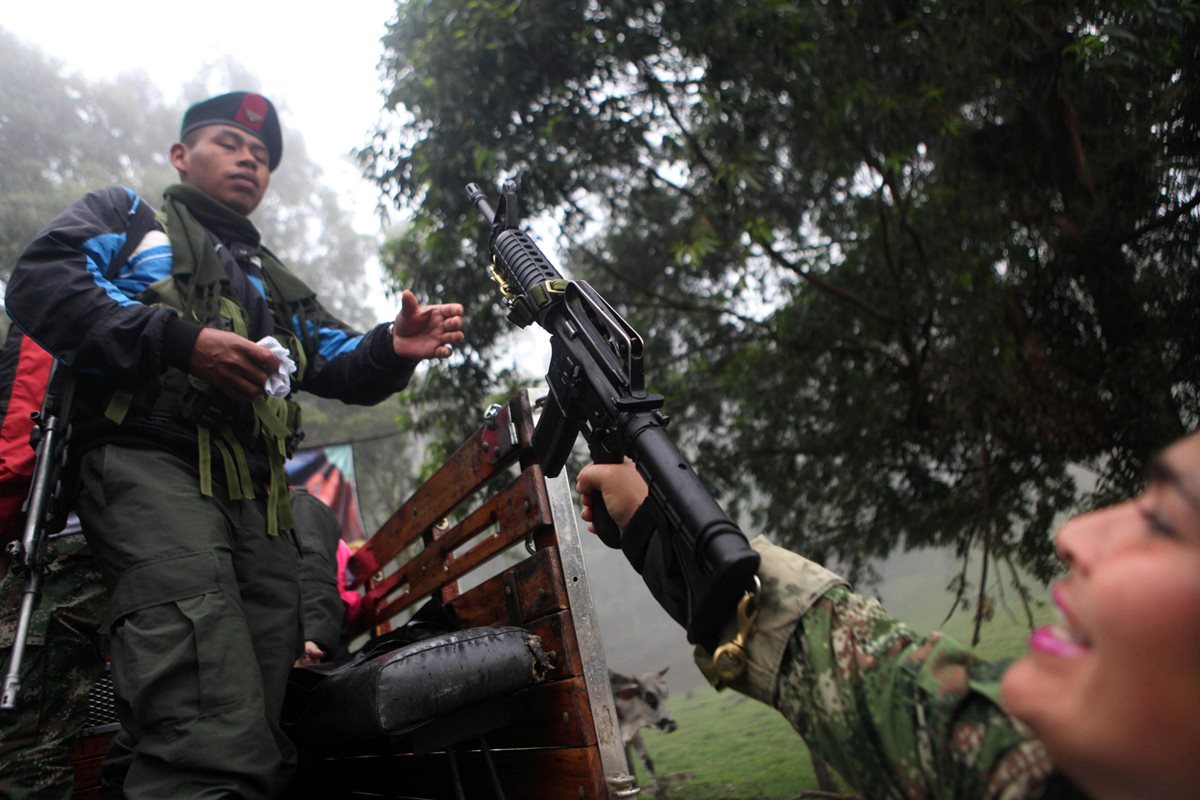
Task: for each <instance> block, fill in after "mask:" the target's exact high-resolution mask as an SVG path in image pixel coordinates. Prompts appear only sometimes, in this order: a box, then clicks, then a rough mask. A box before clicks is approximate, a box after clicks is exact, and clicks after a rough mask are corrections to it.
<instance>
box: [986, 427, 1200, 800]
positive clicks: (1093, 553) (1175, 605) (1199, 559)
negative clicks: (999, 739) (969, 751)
mask: <svg viewBox="0 0 1200 800" xmlns="http://www.w3.org/2000/svg"><path fill="white" fill-rule="evenodd" d="M1057 548H1058V552H1059V554H1060V556H1061V557H1062V559H1063V561H1064V562H1065V563H1066V565H1067V567H1068V568H1069V573H1068V574H1067V576H1066V577H1065V578H1064V579H1063V580H1061V581H1059V582H1058V583H1056V584H1055V585H1054V587H1053V595H1054V601H1055V604H1056V605H1057V606H1058V608H1059V610H1060V611H1061V613H1062V621H1061V622H1060V623H1059V624H1058V625H1053V626H1047V627H1045V628H1042V629H1039V630H1038V631H1036V632H1035V633H1034V634H1033V636H1032V637H1031V638H1030V653H1029V655H1028V656H1026V657H1025V658H1023V659H1021V660H1020V661H1018V662H1017V663H1015V664H1014V665H1013V666H1012V668H1011V669H1009V671H1008V672H1007V673H1006V674H1005V676H1004V682H1003V685H1002V698H1003V701H1004V704H1005V706H1006V707H1007V708H1008V710H1009V711H1010V712H1011V713H1012V714H1013V716H1015V717H1017V718H1018V719H1020V720H1021V721H1022V722H1024V723H1026V724H1027V725H1028V726H1029V727H1030V728H1031V729H1032V730H1033V732H1034V734H1035V735H1036V736H1037V737H1038V738H1039V739H1040V740H1041V741H1042V742H1043V743H1044V744H1045V745H1046V747H1047V749H1048V750H1049V752H1050V754H1051V756H1052V757H1053V758H1054V760H1055V762H1056V763H1057V764H1058V765H1059V766H1060V767H1061V768H1062V770H1063V771H1064V772H1065V773H1067V774H1068V775H1070V776H1071V778H1072V779H1074V780H1075V781H1076V782H1078V783H1079V784H1081V785H1082V786H1083V787H1084V788H1085V789H1087V790H1089V792H1090V793H1091V794H1093V795H1094V796H1097V797H1120V796H1138V797H1171V796H1181V797H1182V796H1185V794H1184V793H1185V792H1186V796H1188V797H1194V796H1195V793H1196V791H1197V787H1200V435H1192V436H1189V437H1187V438H1185V439H1182V440H1180V441H1179V442H1177V443H1175V444H1174V445H1172V446H1171V447H1169V448H1167V449H1166V450H1165V451H1164V452H1163V453H1162V454H1161V455H1160V456H1159V458H1158V460H1157V461H1156V462H1155V466H1154V467H1153V468H1152V470H1151V473H1150V479H1149V483H1148V485H1147V488H1146V490H1145V492H1143V493H1142V494H1141V495H1140V496H1139V497H1137V498H1135V499H1133V500H1130V501H1128V502H1126V503H1122V504H1121V505H1117V506H1112V507H1110V508H1106V509H1102V510H1100V511H1096V512H1093V513H1090V514H1086V515H1084V516H1081V517H1077V518H1075V519H1073V520H1071V521H1070V522H1068V523H1067V524H1066V525H1065V526H1063V528H1062V530H1061V531H1060V532H1059V535H1058V542H1057Z"/></svg>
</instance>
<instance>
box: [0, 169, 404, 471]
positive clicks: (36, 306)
mask: <svg viewBox="0 0 1200 800" xmlns="http://www.w3.org/2000/svg"><path fill="white" fill-rule="evenodd" d="M154 213H155V212H154V210H153V209H152V208H151V207H150V206H149V205H148V204H147V203H146V202H145V201H144V200H143V199H142V198H141V197H139V196H138V195H136V194H135V193H133V192H132V191H130V190H128V189H124V188H121V187H110V188H107V189H102V190H99V191H95V192H91V193H89V194H87V195H85V196H84V197H83V198H81V199H80V200H79V201H77V202H76V203H75V204H74V205H72V206H71V207H69V208H67V209H66V210H65V211H63V212H62V213H61V214H60V215H59V216H58V217H57V218H56V219H55V220H54V221H53V222H51V223H50V224H49V225H48V226H47V227H46V228H45V230H43V231H42V232H41V233H39V234H38V235H37V237H36V238H35V239H34V240H33V242H32V243H31V244H30V245H29V247H28V248H27V249H26V250H25V252H24V253H23V254H22V256H21V258H20V259H19V260H18V262H17V265H16V267H15V268H14V270H13V274H12V277H11V279H10V281H9V284H8V289H7V294H6V296H5V307H6V310H7V311H8V314H9V316H10V317H11V318H12V320H13V322H14V324H15V325H16V326H17V327H18V328H19V329H20V330H21V331H23V332H24V333H25V334H26V335H28V336H30V337H31V338H32V339H33V340H34V341H36V342H37V343H38V344H40V345H41V346H42V347H44V348H45V349H46V350H48V351H49V352H50V353H51V354H52V355H53V356H54V357H55V358H56V359H58V360H59V361H60V362H62V363H64V364H66V365H67V366H69V367H72V368H74V369H75V371H76V374H77V375H79V376H80V377H81V388H80V391H81V393H83V394H84V395H85V396H86V395H88V394H90V395H92V396H93V399H94V402H93V404H92V406H93V408H98V407H100V406H102V405H103V403H105V402H107V397H108V396H109V395H111V393H112V389H113V387H114V385H116V384H118V383H120V384H128V383H130V382H131V381H132V382H134V383H136V382H137V381H140V380H146V381H149V380H152V379H154V378H155V377H157V376H159V375H161V374H162V373H163V372H165V371H166V370H167V369H168V368H170V367H175V368H178V369H180V370H182V371H184V372H186V371H187V369H188V366H189V363H190V360H191V353H192V347H193V345H194V343H195V340H196V337H197V335H198V334H199V331H200V328H199V327H198V326H197V325H196V324H195V323H193V322H190V321H187V320H184V319H182V318H181V317H180V316H179V314H178V312H177V311H176V310H174V309H171V308H168V307H163V306H151V305H146V304H144V303H142V302H139V301H138V300H137V299H135V298H137V297H138V296H140V295H141V294H142V292H143V291H145V290H146V289H147V287H149V286H151V285H152V284H155V283H157V282H159V281H162V280H164V279H166V278H169V277H171V274H172V256H171V245H170V242H169V241H168V238H167V235H166V233H165V231H164V229H163V226H162V225H161V224H160V223H159V222H158V221H157V220H154V219H153V215H154ZM139 215H141V216H139ZM145 215H150V217H149V218H147V217H146V216H145ZM135 223H138V224H135ZM147 229H149V232H148V233H146V234H145V235H144V236H143V237H142V239H141V242H139V243H138V244H137V246H136V247H135V248H134V249H133V250H132V254H131V255H130V256H129V258H128V260H126V261H125V262H124V263H122V264H116V265H114V264H113V263H112V262H113V260H114V258H115V257H116V256H117V255H118V254H119V253H120V252H121V251H122V248H123V247H124V245H125V242H126V238H127V237H128V235H129V232H130V231H131V230H133V231H141V230H147ZM235 244H236V243H232V242H226V243H225V245H226V246H232V245H235ZM241 284H242V285H243V286H259V287H260V284H259V283H257V282H253V281H241ZM258 290H259V291H261V288H259V289H258ZM252 291H253V290H252ZM290 316H291V319H289V320H286V321H282V320H276V322H278V323H280V324H282V325H283V327H285V328H289V329H291V330H293V331H294V332H295V334H296V336H297V338H298V339H299V341H300V342H301V343H303V346H304V348H305V355H306V357H307V361H308V367H307V369H306V370H305V372H304V376H303V379H302V381H301V382H300V384H299V385H298V386H295V387H293V388H296V389H303V390H305V391H308V392H311V393H313V394H316V395H319V396H322V397H330V398H336V399H339V400H342V401H344V402H347V403H355V404H362V405H370V404H374V403H378V402H380V401H382V400H384V399H386V398H387V397H389V396H391V395H392V394H393V393H395V392H397V391H399V390H401V389H403V388H404V387H405V386H406V385H407V384H408V381H409V379H410V378H411V376H412V373H413V370H414V369H415V367H416V362H415V361H412V360H410V359H403V358H400V357H398V356H396V355H395V353H394V352H393V350H392V346H391V335H390V333H389V332H388V325H387V324H386V323H383V324H380V325H377V326H375V327H374V328H372V329H371V330H370V331H369V332H367V333H366V334H362V333H359V332H357V331H354V330H353V329H351V328H350V327H349V326H347V325H345V324H344V323H342V322H341V321H339V320H337V319H336V318H335V317H333V316H332V315H331V314H329V313H328V312H327V311H325V309H324V308H322V307H321V306H320V304H319V303H317V302H316V301H315V300H309V301H308V302H307V303H306V307H305V308H304V313H303V314H300V315H298V314H296V313H292V314H290ZM300 320H303V321H304V323H303V324H305V325H306V326H307V328H308V330H307V331H302V330H300V325H301V322H300ZM306 333H307V335H305V334H306ZM195 441H196V439H195V429H194V426H192V425H188V424H186V423H185V422H184V421H183V420H168V419H163V418H161V417H153V418H142V417H136V416H134V417H131V418H128V419H126V420H125V421H124V422H123V423H122V424H121V425H114V424H113V423H111V422H109V421H108V420H106V419H104V418H103V417H102V415H100V414H98V413H93V414H92V415H91V417H90V418H89V417H87V416H85V417H84V418H83V419H79V420H77V423H76V427H75V435H74V437H73V446H74V449H75V452H76V453H78V452H80V451H81V450H83V449H87V448H88V447H92V446H95V445H97V444H103V443H107V442H115V443H122V444H126V445H130V446H140V447H155V448H161V449H168V450H172V451H176V452H179V453H180V454H181V455H184V454H186V455H187V457H188V458H189V459H190V460H193V461H194V460H195V446H196V445H195Z"/></svg>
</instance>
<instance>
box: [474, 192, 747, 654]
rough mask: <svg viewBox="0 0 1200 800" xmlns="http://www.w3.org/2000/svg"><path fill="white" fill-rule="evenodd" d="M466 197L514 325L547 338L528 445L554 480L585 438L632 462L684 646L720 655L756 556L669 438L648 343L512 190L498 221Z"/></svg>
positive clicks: (599, 505) (596, 501) (482, 201)
mask: <svg viewBox="0 0 1200 800" xmlns="http://www.w3.org/2000/svg"><path fill="white" fill-rule="evenodd" d="M467 196H468V197H469V198H470V200H471V202H472V203H473V204H474V205H475V206H476V208H478V209H479V212H480V214H482V216H483V218H484V220H485V221H486V222H488V223H489V224H491V226H492V233H491V240H490V248H491V255H492V265H491V267H490V272H491V276H492V279H493V280H494V281H495V282H496V283H497V284H498V285H499V287H500V291H501V293H502V294H503V296H504V301H505V304H506V305H507V307H508V318H509V320H511V321H512V322H513V323H515V324H516V325H519V326H520V327H522V328H524V327H526V326H528V325H529V324H530V323H532V322H537V323H538V325H540V326H541V327H542V328H544V329H545V330H546V331H548V332H549V333H550V348H551V357H550V367H549V371H548V372H547V374H546V384H547V386H548V387H549V394H548V396H547V399H546V403H545V406H544V408H543V409H542V415H541V418H540V419H539V421H538V424H537V427H536V428H535V430H534V436H533V446H534V449H535V451H536V452H537V455H538V461H539V463H540V464H541V468H542V471H543V472H544V473H545V474H546V475H547V476H548V477H555V476H557V475H558V473H559V472H560V471H561V470H562V468H563V466H564V465H565V464H566V461H567V458H568V457H569V455H570V453H571V450H572V448H573V447H574V445H575V440H576V438H577V437H578V436H579V435H580V434H582V435H583V437H584V439H586V440H587V443H588V448H589V450H590V452H591V456H592V460H593V461H595V462H597V463H608V464H616V463H620V462H621V461H622V460H623V459H624V457H625V456H629V458H631V459H632V460H633V461H634V463H635V464H636V465H637V469H638V471H639V472H640V473H641V475H642V477H643V478H645V480H646V483H647V484H648V485H649V487H650V498H651V500H652V502H653V503H654V505H655V506H656V507H657V509H658V511H659V512H660V516H661V517H662V518H663V519H664V520H665V521H666V523H667V525H668V527H669V530H668V531H666V532H665V533H667V534H668V535H669V537H670V541H671V544H672V546H673V548H674V551H675V554H676V557H677V559H678V562H679V564H680V567H681V569H682V571H683V577H684V581H685V583H686V585H687V595H688V608H687V612H686V616H687V619H686V621H684V625H685V627H686V628H687V631H688V640H689V641H691V642H693V643H698V644H701V645H703V646H704V647H706V648H707V649H708V650H709V651H710V652H711V651H713V650H715V649H717V648H716V645H717V643H718V641H719V637H720V634H721V629H722V627H723V626H724V624H725V623H726V621H728V620H729V619H730V617H731V615H732V614H733V611H734V609H735V608H739V611H744V609H745V606H744V605H742V606H740V607H739V599H744V598H745V597H749V598H750V599H751V600H753V597H754V595H755V594H756V590H755V589H754V588H753V587H754V586H755V584H756V581H757V579H756V578H755V571H756V570H757V568H758V560H759V558H758V554H757V553H755V552H754V551H753V550H752V549H751V548H750V545H749V543H748V542H747V541H746V536H745V534H743V533H742V532H741V530H740V529H738V527H737V526H736V525H735V524H734V523H733V522H731V521H730V519H729V518H728V517H727V516H726V515H725V512H724V511H722V510H721V507H720V506H719V505H717V502H716V500H714V499H713V496H712V494H711V493H710V492H709V491H708V489H707V488H705V486H704V484H702V483H701V482H700V479H699V478H697V477H696V474H695V473H694V472H693V471H692V469H691V467H690V466H689V464H688V463H687V460H686V459H685V458H684V457H683V456H682V455H681V454H680V452H679V450H678V449H677V448H676V447H675V444H674V443H673V442H672V441H671V438H670V436H668V435H667V433H666V430H665V429H666V426H667V418H666V417H665V416H663V414H662V412H661V411H660V409H661V407H662V405H663V398H662V396H661V395H657V394H650V393H648V392H647V391H646V390H645V388H644V385H643V365H642V351H643V342H642V338H641V337H640V336H639V335H638V333H637V331H635V330H634V329H633V328H632V327H631V326H630V325H629V323H627V322H626V321H625V320H624V319H622V318H621V315H620V314H618V313H617V312H616V311H615V310H614V309H613V307H612V306H610V305H609V304H608V303H607V302H605V300H604V298H603V297H601V296H600V295H599V294H598V293H597V292H596V291H595V290H594V289H593V288H592V287H591V286H589V285H588V284H587V283H585V282H584V281H577V280H572V281H568V280H566V279H564V278H563V276H562V275H561V274H559V272H558V270H556V269H555V268H554V266H553V265H552V264H551V263H550V261H549V260H548V259H547V258H546V256H545V255H543V254H542V251H541V250H539V249H538V247H537V245H536V244H534V243H533V241H532V240H531V239H530V238H529V237H528V236H527V235H526V234H525V233H524V232H522V231H521V230H520V229H519V228H518V224H519V222H520V216H519V213H518V208H517V197H516V192H515V189H514V188H513V187H512V185H511V184H506V185H505V187H504V189H503V192H502V194H501V197H500V201H499V206H498V208H497V210H496V211H494V212H493V210H492V208H491V206H490V205H489V204H488V201H487V198H486V196H485V195H484V193H483V191H482V190H481V189H480V188H479V187H478V186H477V185H475V184H468V185H467ZM601 501H602V498H600V497H598V496H597V497H593V498H592V501H591V504H590V505H591V507H592V514H593V521H592V522H593V525H594V527H595V529H596V532H597V534H599V535H600V538H601V540H602V541H603V542H604V543H605V544H607V545H608V546H609V547H619V546H620V545H619V531H618V530H617V528H616V526H615V524H614V523H613V521H612V518H611V517H609V516H608V514H607V511H606V510H605V509H604V505H603V502H601ZM742 632H746V631H745V626H744V627H743V631H742ZM746 635H748V633H747V634H746Z"/></svg>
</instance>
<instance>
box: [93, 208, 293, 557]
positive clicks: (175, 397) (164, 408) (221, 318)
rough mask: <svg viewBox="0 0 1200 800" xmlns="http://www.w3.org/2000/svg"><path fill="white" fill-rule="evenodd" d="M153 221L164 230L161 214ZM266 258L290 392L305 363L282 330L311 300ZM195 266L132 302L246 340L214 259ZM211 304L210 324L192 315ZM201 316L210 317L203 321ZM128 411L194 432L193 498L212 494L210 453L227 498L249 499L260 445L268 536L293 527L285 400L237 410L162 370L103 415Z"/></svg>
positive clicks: (117, 417) (189, 379) (116, 398)
mask: <svg viewBox="0 0 1200 800" xmlns="http://www.w3.org/2000/svg"><path fill="white" fill-rule="evenodd" d="M159 221H160V222H162V223H163V224H164V227H165V226H166V219H165V218H164V216H163V214H162V213H161V212H160V213H159ZM175 243H176V239H175V237H172V245H173V247H174V246H175ZM206 244H208V243H207V242H206ZM208 246H209V247H211V244H208ZM267 256H268V257H266V258H263V259H262V271H263V283H264V286H265V287H266V291H267V296H268V305H269V307H270V310H271V312H272V313H271V318H272V319H273V320H274V332H273V335H274V336H275V338H276V339H277V340H278V341H279V342H280V343H281V344H282V345H283V346H284V347H286V348H287V350H288V352H289V353H290V355H291V358H292V360H293V361H294V362H295V363H296V372H295V373H294V375H293V376H292V382H293V384H292V385H293V386H294V385H297V384H298V383H299V382H300V381H301V380H303V378H304V373H305V370H306V368H307V366H308V358H307V354H306V351H305V348H304V346H303V343H302V342H301V341H300V339H299V337H297V336H296V334H295V333H294V332H293V331H292V329H291V328H289V327H287V324H288V322H289V321H290V320H291V318H292V317H293V316H294V315H295V316H298V317H299V318H300V319H301V324H302V325H303V324H304V322H303V319H304V316H305V315H304V310H305V306H306V305H307V304H308V303H309V302H311V301H312V300H313V298H314V297H315V294H314V293H313V291H312V290H311V289H309V288H308V287H307V286H305V285H304V283H303V282H302V281H300V280H299V279H298V278H296V277H295V275H293V274H292V273H291V272H290V271H289V270H287V268H286V267H284V266H283V265H282V264H281V263H280V262H279V261H278V259H276V258H275V257H274V256H273V255H271V254H270V253H269V252H267ZM194 261H196V262H199V263H200V264H201V266H200V267H199V268H198V269H196V271H195V274H192V273H191V272H190V271H185V270H179V269H176V268H174V267H173V268H172V275H171V276H170V277H167V278H163V279H162V280H160V281H157V282H155V283H153V284H151V285H150V286H149V287H147V288H146V289H145V290H144V291H143V292H142V293H141V294H139V295H138V296H137V297H135V298H134V299H135V300H138V301H139V302H141V303H145V304H146V305H152V306H159V307H166V308H172V309H174V310H176V311H178V312H179V313H180V316H182V317H183V318H184V319H187V320H191V321H194V322H198V323H200V324H202V325H204V326H206V327H213V328H221V329H224V330H229V331H233V332H234V333H237V334H238V335H240V336H243V337H246V336H247V334H248V331H247V326H246V318H247V315H246V310H245V309H244V308H243V307H242V306H241V304H240V303H238V302H237V301H236V300H235V299H233V298H231V297H230V296H228V285H229V283H228V276H227V275H226V274H225V273H224V267H223V265H220V262H219V261H215V260H204V261H202V260H201V259H194ZM173 263H174V264H175V265H178V264H179V263H180V259H178V258H175V259H173ZM214 263H216V264H219V265H220V266H221V270H220V273H219V274H217V273H216V272H215V270H214V269H212V268H211V266H210V265H211V264H214ZM214 301H215V303H214ZM214 305H215V307H216V308H217V313H216V315H215V318H213V317H212V312H211V310H209V311H200V310H199V309H200V308H211V307H212V306H214ZM206 316H207V317H209V318H207V319H205V318H204V317H206ZM281 316H282V319H281V318H280V317H281ZM131 410H133V411H134V412H135V413H137V414H139V415H144V416H155V417H159V418H166V419H172V418H174V419H182V420H185V421H186V422H188V423H191V424H194V425H195V426H196V445H197V460H198V467H199V473H200V493H201V494H202V495H205V496H207V497H211V496H212V494H213V474H212V466H213V465H212V461H213V458H212V454H213V450H214V449H215V450H216V452H217V453H218V454H219V457H220V460H221V464H222V469H223V474H224V484H225V486H226V487H227V489H228V492H229V496H230V498H231V499H234V500H243V499H244V500H252V499H254V498H255V489H254V483H253V480H252V479H251V475H250V468H249V462H248V460H247V458H246V451H245V445H244V443H248V442H252V443H254V444H255V445H258V446H261V447H262V448H263V450H264V452H265V453H266V456H267V461H268V464H269V468H270V484H269V486H268V494H267V530H268V532H269V533H271V534H276V533H278V532H280V531H285V530H291V529H292V528H293V527H294V523H293V519H292V511H291V504H290V502H289V500H288V488H287V477H286V475H285V473H284V469H283V464H284V461H286V460H287V459H288V458H289V457H291V455H293V454H294V452H295V450H296V447H297V446H298V445H299V442H300V440H301V439H302V438H303V435H304V434H303V431H302V430H301V426H300V422H301V420H300V406H299V404H297V403H295V402H293V401H292V400H291V399H285V398H278V397H267V396H265V395H261V396H259V397H257V398H255V400H254V402H253V403H250V404H248V403H239V402H236V401H234V400H232V399H230V398H229V397H227V396H225V395H224V394H222V393H221V392H219V391H216V390H214V389H213V388H212V387H211V386H210V385H209V384H208V383H207V382H206V381H203V380H201V379H199V378H196V377H195V376H192V375H188V374H187V373H185V372H183V371H182V370H179V369H176V368H174V367H168V368H167V369H166V371H164V372H163V373H161V374H160V375H156V376H154V377H152V378H150V379H147V380H144V381H142V382H140V383H139V384H137V385H133V386H124V387H121V388H118V389H117V390H116V391H114V392H113V394H112V396H111V398H110V400H109V402H108V406H107V409H106V410H105V416H107V417H108V418H109V419H110V420H112V421H113V422H115V423H117V424H120V423H121V422H122V421H123V420H124V419H125V417H126V416H127V414H128V413H129V412H130V411H131Z"/></svg>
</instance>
